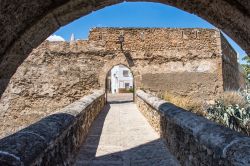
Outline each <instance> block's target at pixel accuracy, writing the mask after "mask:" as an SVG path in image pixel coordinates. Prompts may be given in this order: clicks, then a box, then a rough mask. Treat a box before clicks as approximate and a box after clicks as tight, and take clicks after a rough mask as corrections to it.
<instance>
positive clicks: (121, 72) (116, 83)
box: [108, 65, 133, 93]
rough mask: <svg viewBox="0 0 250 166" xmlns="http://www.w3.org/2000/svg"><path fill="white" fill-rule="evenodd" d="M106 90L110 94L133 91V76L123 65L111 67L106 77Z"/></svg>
mask: <svg viewBox="0 0 250 166" xmlns="http://www.w3.org/2000/svg"><path fill="white" fill-rule="evenodd" d="M108 82H109V83H108V84H109V85H108V89H109V91H110V92H111V93H119V92H126V91H127V92H128V91H129V89H133V75H132V73H131V72H130V70H129V69H128V68H127V67H126V66H123V65H118V66H115V67H113V69H112V70H111V71H110V73H109V76H108Z"/></svg>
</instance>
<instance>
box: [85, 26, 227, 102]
mask: <svg viewBox="0 0 250 166" xmlns="http://www.w3.org/2000/svg"><path fill="white" fill-rule="evenodd" d="M120 35H123V36H124V43H123V52H122V53H120V43H119V42H118V37H119V36H120ZM89 40H90V41H95V42H102V43H103V47H104V48H105V50H107V51H111V52H114V51H115V52H119V54H121V55H120V57H124V56H125V58H126V59H125V60H124V59H123V58H118V57H115V58H114V59H113V60H112V61H110V62H107V64H105V67H104V71H105V72H107V71H108V70H109V69H110V68H111V67H112V66H113V65H115V64H117V62H121V63H124V62H125V64H126V65H127V66H129V67H130V68H131V70H132V72H133V73H134V75H135V77H137V79H136V81H135V83H136V84H137V85H136V87H137V88H143V89H149V90H150V91H152V92H159V91H161V93H164V91H168V92H171V93H172V94H175V95H180V96H190V97H192V98H202V99H206V100H211V99H212V98H214V97H215V96H217V95H218V94H219V93H221V92H222V91H223V87H222V86H223V80H222V73H221V65H222V64H221V48H220V33H219V31H217V30H213V29H198V28H197V29H174V28H169V29H168V28H159V29H147V28H127V29H124V28H121V29H119V28H113V29H112V28H96V29H93V30H92V31H91V33H90V36H89ZM102 79H103V78H102ZM103 80H104V79H103ZM201 92H202V95H201Z"/></svg>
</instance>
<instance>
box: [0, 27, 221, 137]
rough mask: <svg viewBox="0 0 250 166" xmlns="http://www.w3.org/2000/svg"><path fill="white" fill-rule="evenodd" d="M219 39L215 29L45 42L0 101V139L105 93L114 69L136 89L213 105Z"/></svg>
mask: <svg viewBox="0 0 250 166" xmlns="http://www.w3.org/2000/svg"><path fill="white" fill-rule="evenodd" d="M121 34H123V35H124V40H125V42H124V43H123V49H122V50H121V47H120V43H119V42H118V37H119V36H120V35H121ZM220 38H221V35H220V33H219V31H217V30H214V29H199V28H196V29H171V28H153V29H149V28H120V29H119V28H95V29H92V30H91V32H90V35H89V39H88V40H79V41H74V42H71V43H67V42H48V41H45V42H44V43H42V44H41V45H40V46H39V47H38V48H36V49H34V50H33V51H32V53H31V54H30V55H29V57H28V58H27V59H26V60H25V62H24V63H23V64H22V65H21V66H20V67H19V68H18V70H17V72H16V73H15V75H14V76H13V77H12V79H11V81H10V83H9V85H8V87H7V89H6V91H5V92H4V94H3V95H2V97H1V101H0V110H1V111H0V121H1V122H2V125H1V126H0V137H3V136H6V135H9V134H11V133H13V132H15V131H18V130H20V129H22V128H24V127H26V126H27V125H28V124H31V123H34V122H36V121H38V120H39V119H41V118H43V117H45V116H47V115H48V114H50V113H52V112H55V111H57V110H59V109H61V108H63V107H65V106H66V105H68V104H70V103H72V102H74V101H76V100H78V99H80V98H81V97H83V96H84V95H88V94H90V93H91V92H92V90H93V89H99V88H103V89H104V88H105V80H106V75H107V73H108V71H109V70H110V69H111V68H112V67H113V66H115V65H118V64H123V65H126V66H127V67H129V68H130V69H131V71H132V73H133V75H134V79H135V81H134V82H135V87H136V88H137V89H146V90H150V91H152V92H155V93H158V92H159V93H164V92H165V91H168V92H170V93H171V94H174V95H179V96H189V97H191V98H194V99H201V100H212V99H214V98H215V97H217V96H218V95H219V94H220V93H221V92H223V78H222V69H221V68H222V61H221V54H222V51H221V45H220V44H221V39H220Z"/></svg>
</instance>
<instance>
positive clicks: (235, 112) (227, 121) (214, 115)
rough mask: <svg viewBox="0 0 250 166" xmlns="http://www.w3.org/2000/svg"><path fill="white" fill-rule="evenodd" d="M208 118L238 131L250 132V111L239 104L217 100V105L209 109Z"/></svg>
mask: <svg viewBox="0 0 250 166" xmlns="http://www.w3.org/2000/svg"><path fill="white" fill-rule="evenodd" d="M206 118H208V119H210V120H212V121H215V122H217V123H220V124H222V125H224V126H227V127H230V128H231V129H234V130H236V131H239V132H243V133H246V134H247V135H249V134H250V131H249V123H250V112H249V110H246V109H245V108H241V107H240V106H239V105H238V104H235V105H225V104H224V103H222V102H221V101H216V104H215V105H213V106H211V107H210V108H209V109H207V115H206Z"/></svg>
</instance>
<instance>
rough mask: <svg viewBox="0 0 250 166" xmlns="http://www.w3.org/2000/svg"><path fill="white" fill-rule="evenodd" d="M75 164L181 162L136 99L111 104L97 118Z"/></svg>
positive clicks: (146, 165) (109, 165)
mask: <svg viewBox="0 0 250 166" xmlns="http://www.w3.org/2000/svg"><path fill="white" fill-rule="evenodd" d="M75 165H76V166H84V165H90V166H113V165H122V166H133V165H134V166H165V165H169V166H172V165H179V164H178V162H177V160H176V159H175V158H174V157H173V156H172V155H171V154H170V152H169V151H168V149H167V147H166V146H165V145H164V143H163V141H162V140H161V139H160V137H159V135H158V134H157V133H156V132H155V131H154V129H153V128H152V127H151V126H150V125H149V123H148V122H147V120H146V119H145V118H144V116H143V115H142V114H141V113H140V112H139V111H138V110H137V108H136V105H135V104H134V103H133V102H127V103H113V104H108V105H107V106H106V107H105V108H104V110H103V111H102V112H101V114H100V115H99V117H98V118H97V119H96V120H95V122H94V124H93V125H92V127H91V130H90V133H89V135H88V137H87V139H86V141H85V143H84V144H83V145H82V147H81V150H80V152H79V154H78V156H77V158H76V164H75Z"/></svg>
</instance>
